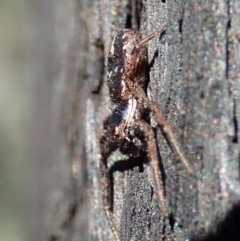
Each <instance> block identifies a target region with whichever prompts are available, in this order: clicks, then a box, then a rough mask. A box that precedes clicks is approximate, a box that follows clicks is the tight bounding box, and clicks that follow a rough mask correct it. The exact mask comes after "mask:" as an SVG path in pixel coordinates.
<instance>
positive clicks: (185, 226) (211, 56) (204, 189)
mask: <svg viewBox="0 0 240 241" xmlns="http://www.w3.org/2000/svg"><path fill="white" fill-rule="evenodd" d="M72 4H73V5H71V6H68V7H67V8H63V9H65V11H66V12H67V13H66V14H70V16H71V17H69V16H68V17H69V18H72V19H71V23H72V25H71V26H70V24H69V27H71V30H74V31H68V32H67V33H66V35H65V36H67V37H65V38H63V39H61V41H60V43H62V44H67V45H66V46H67V48H66V49H64V51H63V52H62V55H61V56H60V57H61V58H60V59H61V63H60V70H61V73H60V74H59V78H58V79H57V80H56V91H57V90H59V89H61V90H62V92H61V93H60V94H59V93H55V95H56V96H57V97H58V98H56V99H57V103H56V105H57V106H56V110H57V111H56V113H57V114H56V115H57V116H56V118H55V122H58V120H59V119H60V120H61V135H60V136H61V139H60V140H61V141H59V146H60V148H61V149H60V148H59V150H60V151H59V152H58V153H57V154H56V156H57V158H55V162H56V166H57V167H58V168H57V169H56V173H55V174H56V175H57V176H58V185H57V187H56V188H55V190H54V191H53V194H55V195H53V196H54V197H55V198H53V199H52V201H51V209H50V211H49V213H50V217H49V224H51V225H50V230H49V236H48V239H49V240H69V241H73V240H104V241H107V240H113V237H112V234H111V232H110V229H109V227H108V224H107V220H106V217H105V215H104V211H103V208H102V200H101V186H100V173H99V138H100V135H101V129H102V121H103V119H104V117H106V116H107V115H109V114H110V113H111V110H112V108H113V105H112V104H111V103H110V100H109V96H108V90H107V86H106V68H105V62H106V57H107V53H108V49H109V46H110V43H111V40H112V38H113V36H114V34H115V33H116V31H117V30H118V29H121V28H125V27H128V28H129V27H132V28H135V29H138V28H140V32H141V34H142V36H146V35H147V34H150V33H152V32H153V31H154V30H156V29H157V28H158V27H159V26H161V25H162V24H163V23H165V22H166V23H167V24H168V28H167V30H166V33H165V34H164V35H163V36H162V38H161V39H154V40H152V42H151V43H149V44H148V56H149V67H150V69H149V71H150V72H149V83H148V88H147V95H148V97H149V98H150V99H151V100H153V101H155V102H156V103H158V105H159V107H160V108H161V109H162V110H163V111H164V112H165V113H166V115H167V118H168V120H169V122H170V123H171V125H172V127H173V129H174V131H175V133H176V136H177V137H178V140H179V142H180V143H181V146H182V149H183V150H184V153H185V154H186V156H187V157H188V158H189V160H190V162H191V165H192V166H193V168H194V170H195V172H194V174H193V175H189V174H188V172H187V170H186V168H185V167H184V166H183V165H182V163H180V162H179V161H178V160H177V157H176V156H175V155H174V154H173V153H172V150H171V147H170V146H169V145H168V143H167V142H166V139H165V138H164V136H163V135H162V133H161V131H160V129H159V128H155V130H156V136H157V142H158V148H159V154H160V157H161V165H160V166H161V167H162V169H163V171H164V176H165V179H164V182H165V189H166V199H167V201H168V202H169V205H170V210H171V215H170V218H169V219H164V218H163V216H162V212H161V205H160V203H159V202H158V200H157V196H156V192H155V190H156V189H155V186H154V180H153V177H152V174H151V170H150V167H149V165H148V160H147V159H146V157H144V156H143V157H142V158H140V159H139V160H135V161H133V160H129V159H128V158H127V157H124V156H123V155H121V154H120V153H119V152H116V153H114V154H113V155H112V156H111V157H110V158H109V166H110V167H111V170H112V175H113V189H114V193H113V210H114V216H115V221H116V223H117V225H118V227H119V231H120V236H121V240H239V238H240V233H239V228H237V226H238V225H237V224H239V223H240V206H239V200H240V185H239V162H240V151H239V150H240V148H239V138H240V134H239V120H240V97H239V93H240V92H239V90H240V67H239V66H240V44H239V41H240V35H239V30H238V29H239V26H240V14H239V11H240V4H239V2H238V1H237V0H235V1H234V0H228V1H223V0H222V1H216V0H214V1H211V2H210V1H209V2H208V1H195V0H191V1H173V0H169V1H157V0H151V1H147V2H146V1H144V2H140V1H138V0H135V1H134V0H132V1H130V0H129V1H127V0H126V1H118V0H114V1H89V0H82V1H80V2H72ZM67 10H68V11H67ZM59 19H62V16H59ZM66 19H68V18H66ZM68 20H69V19H68ZM62 37H63V36H62ZM150 122H151V125H152V126H153V127H155V122H154V120H151V121H150ZM57 194H58V195H57Z"/></svg>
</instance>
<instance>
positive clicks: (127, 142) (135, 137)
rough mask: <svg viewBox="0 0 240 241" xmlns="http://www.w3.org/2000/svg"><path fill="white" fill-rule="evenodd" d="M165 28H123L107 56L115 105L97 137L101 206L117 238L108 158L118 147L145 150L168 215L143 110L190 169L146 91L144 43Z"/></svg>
mask: <svg viewBox="0 0 240 241" xmlns="http://www.w3.org/2000/svg"><path fill="white" fill-rule="evenodd" d="M165 29H166V26H165V25H164V26H162V27H161V28H159V29H158V30H157V31H155V32H154V33H153V34H151V35H149V36H148V37H146V38H144V39H141V37H140V34H139V33H138V32H135V31H133V30H131V29H123V30H121V31H119V32H118V33H117V34H116V36H115V37H114V39H113V41H112V45H111V48H110V51H109V55H108V60H107V79H108V88H109V94H110V99H111V101H112V102H113V103H114V104H116V108H115V109H114V110H113V113H112V115H111V116H108V117H107V118H106V119H105V120H104V123H103V134H102V136H101V139H100V152H101V160H100V170H101V175H102V176H101V177H102V180H101V185H102V199H103V206H104V210H105V212H106V215H107V219H108V222H109V225H110V228H111V230H112V233H113V235H114V237H115V239H116V240H119V234H118V230H117V228H116V227H115V224H114V218H113V214H112V212H111V204H110V203H111V196H110V173H109V167H108V165H107V160H108V157H109V156H110V154H111V153H112V152H114V151H115V150H117V149H119V150H120V151H121V152H122V153H124V154H127V155H129V156H133V157H136V156H138V155H140V153H141V152H142V151H145V152H146V153H147V157H148V160H149V164H150V165H151V166H152V170H153V175H154V179H155V183H156V189H157V194H158V198H159V201H160V203H161V205H162V211H163V213H164V215H165V216H168V215H169V209H168V205H167V204H166V202H165V198H164V187H163V178H162V174H161V171H160V169H159V160H158V149H157V144H156V140H155V136H154V132H153V129H152V127H151V126H150V125H149V124H148V123H147V122H146V121H145V120H144V119H143V115H144V114H145V113H152V114H153V115H154V116H155V118H156V120H157V123H158V126H159V127H160V128H161V130H162V132H163V133H164V134H165V136H166V138H167V139H168V141H169V143H170V145H171V147H172V149H173V150H174V152H175V154H176V155H177V156H178V158H179V159H180V160H181V161H182V162H183V164H184V165H185V166H186V168H187V169H188V171H189V172H191V168H190V166H189V161H188V160H187V158H186V157H185V156H184V154H183V152H182V151H181V148H180V145H179V143H178V141H177V139H176V137H175V135H174V133H173V130H172V128H171V126H170V124H169V122H168V121H167V119H166V117H165V115H164V114H163V112H162V111H161V109H160V108H159V106H158V105H157V104H156V103H154V102H152V101H150V100H149V99H148V98H147V96H146V93H145V88H146V80H147V77H148V58H147V48H146V44H147V43H148V42H149V41H150V40H151V39H153V38H154V37H156V36H159V35H160V34H161V33H162V32H164V31H165Z"/></svg>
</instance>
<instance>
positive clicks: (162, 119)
mask: <svg viewBox="0 0 240 241" xmlns="http://www.w3.org/2000/svg"><path fill="white" fill-rule="evenodd" d="M126 83H127V85H128V88H130V89H131V90H132V92H133V94H134V95H135V96H136V97H137V98H138V99H139V101H141V102H142V103H143V105H144V107H145V108H146V109H147V110H150V111H151V112H153V113H154V115H155V116H156V118H157V122H158V125H159V127H160V128H161V130H162V131H163V133H164V134H165V135H166V137H167V140H168V141H169V143H170V145H171V147H172V148H173V151H174V153H175V154H176V155H177V156H178V157H179V160H180V161H181V162H182V163H183V164H184V165H185V167H186V168H187V170H188V172H189V173H190V174H191V173H193V170H192V168H191V167H190V164H189V160H188V159H187V158H186V156H185V155H184V153H183V151H182V150H181V147H180V144H179V142H178V140H177V138H176V136H175V135H174V132H173V129H172V127H171V125H170V123H169V122H168V120H167V118H166V116H165V114H164V113H163V112H162V110H161V109H160V108H159V106H158V105H157V104H156V103H155V102H153V101H150V100H148V98H147V97H146V95H145V92H144V91H143V89H142V87H141V86H140V85H138V83H133V82H132V81H131V80H128V81H126ZM143 93H144V94H143Z"/></svg>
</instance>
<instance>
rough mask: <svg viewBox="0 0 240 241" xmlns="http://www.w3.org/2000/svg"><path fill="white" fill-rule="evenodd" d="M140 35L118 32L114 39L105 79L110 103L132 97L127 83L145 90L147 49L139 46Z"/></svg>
mask: <svg viewBox="0 0 240 241" xmlns="http://www.w3.org/2000/svg"><path fill="white" fill-rule="evenodd" d="M140 41H141V38H140V34H139V33H137V32H135V31H133V30H131V29H123V30H120V31H119V32H118V33H117V34H116V35H115V37H114V39H113V41H112V44H111V48H110V52H109V55H108V60H107V73H108V74H107V79H108V88H109V94H110V98H111V100H112V102H114V103H120V102H122V101H125V100H128V99H130V98H131V97H132V93H131V91H130V90H129V88H128V85H127V84H126V82H127V81H131V82H133V83H137V84H138V85H139V86H141V88H143V89H145V84H146V80H147V73H148V72H147V70H148V60H147V49H146V47H145V46H139V45H138V44H139V42H140Z"/></svg>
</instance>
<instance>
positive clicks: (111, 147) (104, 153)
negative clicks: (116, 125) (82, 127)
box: [100, 116, 120, 241]
mask: <svg viewBox="0 0 240 241" xmlns="http://www.w3.org/2000/svg"><path fill="white" fill-rule="evenodd" d="M109 119H110V116H108V117H107V118H106V119H105V120H104V131H103V134H102V136H101V139H100V151H101V153H100V154H101V158H100V173H101V187H102V190H101V191H102V202H103V208H104V211H105V214H106V216H107V220H108V223H109V226H110V228H111V231H112V234H113V235H114V238H115V240H116V241H120V238H119V233H118V231H117V230H118V229H117V227H116V225H115V223H114V216H113V213H112V212H111V200H110V199H111V189H110V170H109V168H108V165H107V159H108V157H109V156H110V154H111V153H112V152H114V151H115V150H116V149H117V148H118V147H117V142H116V141H115V140H111V139H110V140H109V134H108V133H109V130H110V128H109Z"/></svg>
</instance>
